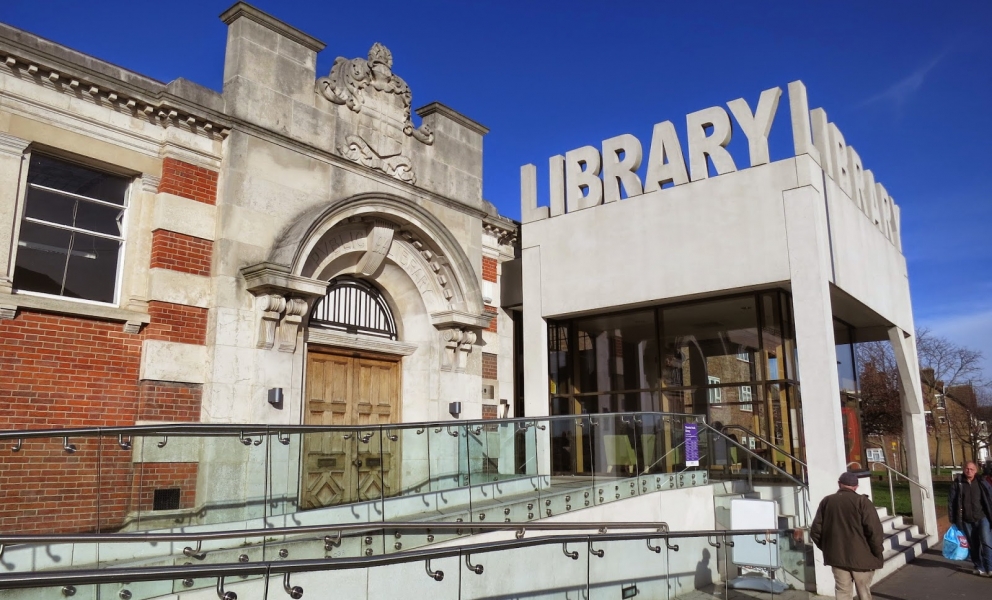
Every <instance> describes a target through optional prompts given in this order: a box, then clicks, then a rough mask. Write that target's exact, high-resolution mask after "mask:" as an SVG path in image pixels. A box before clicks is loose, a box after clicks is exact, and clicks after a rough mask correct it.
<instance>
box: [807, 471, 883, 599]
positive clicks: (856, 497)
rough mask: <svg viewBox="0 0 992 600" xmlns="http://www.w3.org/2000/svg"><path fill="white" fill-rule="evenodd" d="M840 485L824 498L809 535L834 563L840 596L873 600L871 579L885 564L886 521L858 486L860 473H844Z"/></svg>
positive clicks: (836, 584)
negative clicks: (859, 490) (881, 519)
mask: <svg viewBox="0 0 992 600" xmlns="http://www.w3.org/2000/svg"><path fill="white" fill-rule="evenodd" d="M837 484H838V486H839V487H840V489H839V490H838V491H837V493H836V494H831V495H829V496H827V497H826V498H824V499H823V500H822V501H821V502H820V506H819V507H818V508H817V509H816V518H814V519H813V527H812V528H811V529H810V532H809V535H810V538H811V539H812V540H813V543H814V544H816V547H817V548H819V549H820V550H821V551H822V552H823V562H824V563H825V564H827V565H830V566H831V567H833V570H834V582H835V588H834V589H835V590H836V593H837V600H852V599H853V598H854V594H855V591H857V595H858V598H859V600H871V589H870V588H871V580H872V577H874V576H875V569H880V568H881V567H882V522H881V521H879V519H878V512H877V511H876V510H875V505H874V504H872V502H871V500H869V499H868V497H867V496H862V495H861V494H859V493H858V492H857V490H858V476H857V475H855V474H854V473H842V474H841V476H840V479H839V480H838V481H837Z"/></svg>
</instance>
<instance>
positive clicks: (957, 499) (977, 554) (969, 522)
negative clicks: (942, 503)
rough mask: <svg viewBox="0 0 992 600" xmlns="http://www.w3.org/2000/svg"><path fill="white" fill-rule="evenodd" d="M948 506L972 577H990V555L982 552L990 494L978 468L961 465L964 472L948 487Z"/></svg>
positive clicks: (991, 506) (989, 517)
mask: <svg viewBox="0 0 992 600" xmlns="http://www.w3.org/2000/svg"><path fill="white" fill-rule="evenodd" d="M948 505H949V506H948V509H949V510H948V513H949V514H950V516H951V520H952V521H953V522H954V524H955V525H956V526H957V528H958V529H960V530H961V532H962V533H963V534H964V535H965V536H966V537H967V538H968V555H969V558H971V564H972V565H973V566H974V567H975V570H974V573H975V575H983V576H990V575H992V556H990V554H992V552H988V551H986V552H984V553H983V552H982V545H983V541H984V540H983V539H982V538H983V536H982V532H983V530H988V528H989V523H990V522H992V491H990V486H989V485H988V484H985V483H984V482H982V480H981V478H980V477H978V465H976V464H975V463H973V462H970V461H969V462H968V463H966V464H965V465H964V472H963V473H962V474H960V475H958V476H957V477H956V478H955V479H954V483H953V484H952V485H951V496H950V498H949V502H948ZM983 554H984V555H985V556H984V557H983Z"/></svg>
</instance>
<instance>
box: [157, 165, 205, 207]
mask: <svg viewBox="0 0 992 600" xmlns="http://www.w3.org/2000/svg"><path fill="white" fill-rule="evenodd" d="M158 191H159V192H167V193H169V194H175V195H176V196H182V197H183V198H189V199H191V200H196V201H198V202H205V203H207V204H216V203H217V172H216V171H211V170H210V169H204V168H203V167H198V166H196V165H191V164H189V163H185V162H182V161H181V160H176V159H174V158H166V159H165V160H163V161H162V179H161V181H160V182H159V184H158Z"/></svg>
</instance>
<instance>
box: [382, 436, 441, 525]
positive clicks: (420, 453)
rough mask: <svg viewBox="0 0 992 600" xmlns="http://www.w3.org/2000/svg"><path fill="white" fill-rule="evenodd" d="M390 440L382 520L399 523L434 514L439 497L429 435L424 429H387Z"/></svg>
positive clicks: (385, 471)
mask: <svg viewBox="0 0 992 600" xmlns="http://www.w3.org/2000/svg"><path fill="white" fill-rule="evenodd" d="M381 435H382V439H385V440H387V441H388V443H387V450H388V452H387V454H386V456H384V457H383V464H384V473H385V481H386V483H387V485H386V486H385V489H386V493H385V498H384V502H383V519H384V520H386V521H399V520H406V519H414V518H420V516H421V515H424V514H430V513H434V512H435V511H436V509H437V506H436V500H437V497H436V495H435V494H433V493H432V480H431V468H430V458H431V456H430V435H429V434H428V428H427V427H424V426H416V427H408V426H403V425H391V426H384V427H383V429H382V433H381Z"/></svg>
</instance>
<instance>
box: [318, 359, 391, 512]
mask: <svg viewBox="0 0 992 600" xmlns="http://www.w3.org/2000/svg"><path fill="white" fill-rule="evenodd" d="M399 365H400V363H399V362H397V361H392V360H383V359H378V358H371V357H352V356H345V355H339V354H333V353H327V354H324V353H320V352H309V353H308V355H307V389H306V397H307V406H306V410H305V413H304V414H305V417H304V421H305V423H306V424H308V425H357V426H366V425H367V426H370V429H368V430H366V431H361V430H359V431H356V432H352V435H348V434H347V433H328V434H323V433H321V434H305V435H304V443H303V448H304V474H303V489H302V496H303V498H302V506H303V508H318V507H322V506H333V505H336V504H342V503H348V502H356V501H360V500H373V499H377V498H381V497H383V496H384V495H385V496H387V497H388V496H389V495H390V492H391V490H395V489H398V485H397V482H396V481H394V480H395V479H397V478H398V477H399V473H400V468H399V467H400V465H399V460H400V452H399V443H398V440H393V439H391V438H392V437H395V436H390V435H388V434H387V435H386V436H384V437H383V438H382V439H380V435H379V430H378V428H375V427H376V426H377V425H380V424H381V425H387V424H391V423H395V422H397V420H398V416H399V401H400V400H399V389H400V388H399ZM373 428H375V429H373Z"/></svg>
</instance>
